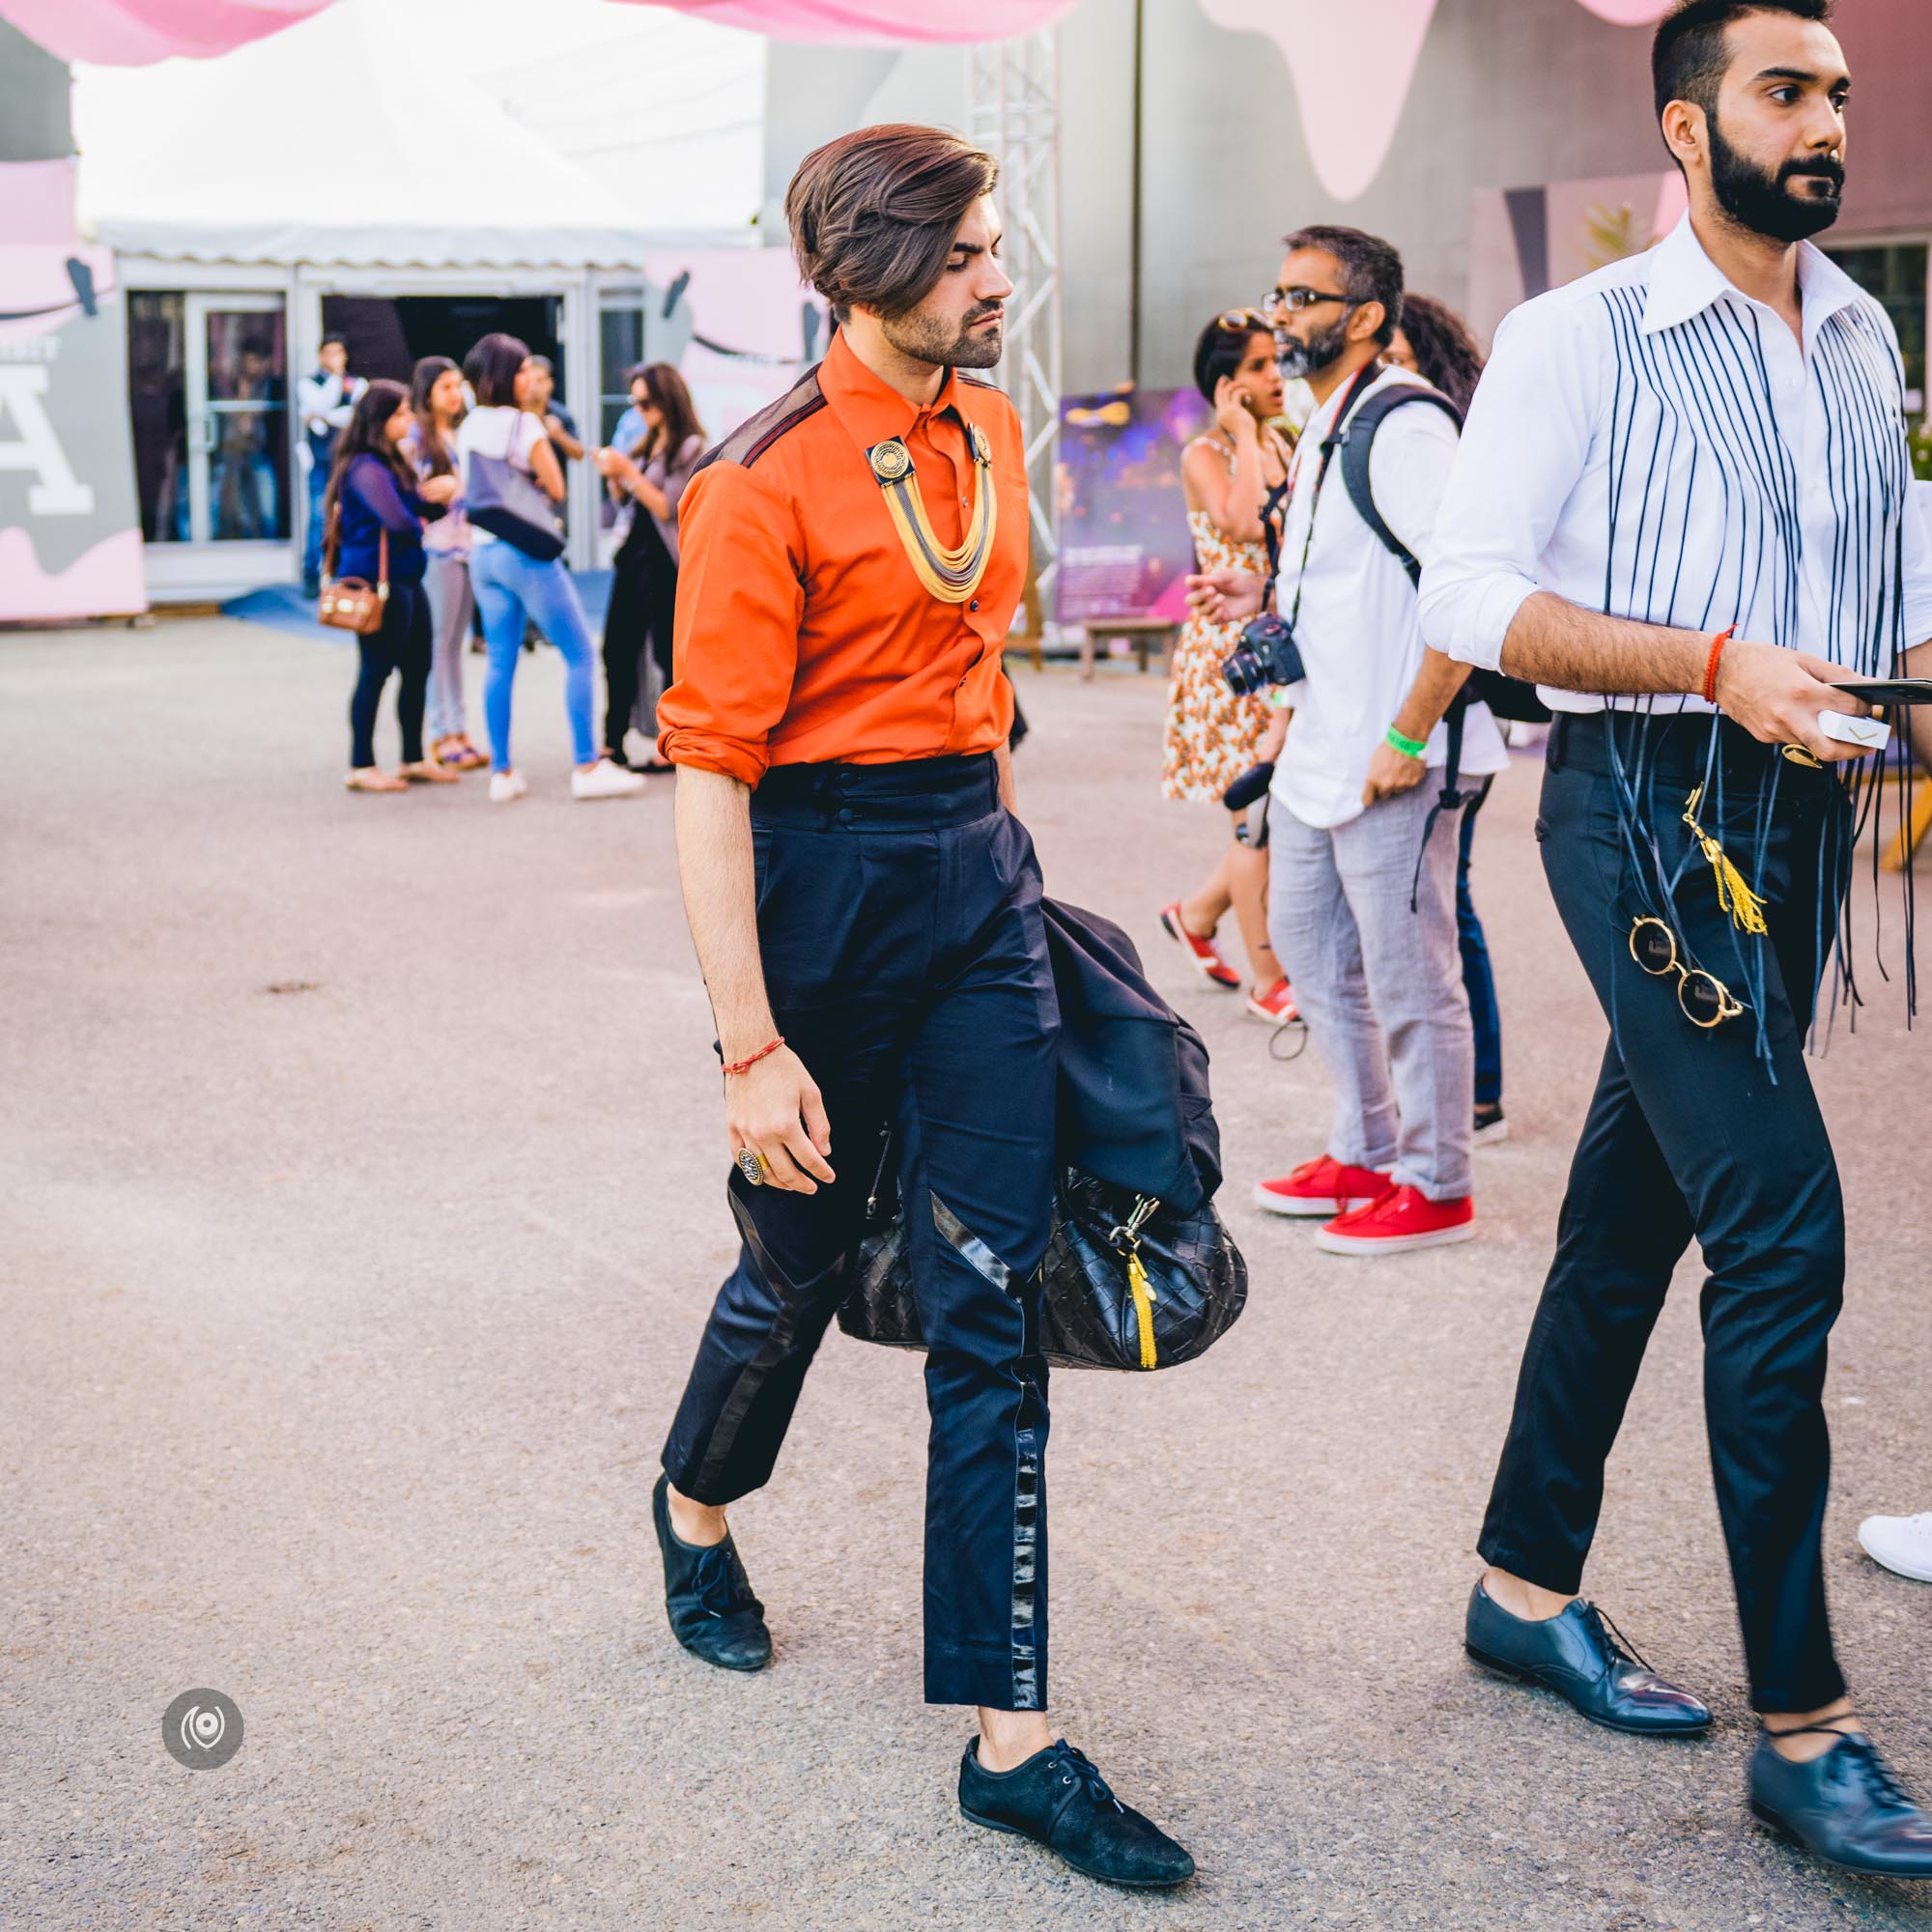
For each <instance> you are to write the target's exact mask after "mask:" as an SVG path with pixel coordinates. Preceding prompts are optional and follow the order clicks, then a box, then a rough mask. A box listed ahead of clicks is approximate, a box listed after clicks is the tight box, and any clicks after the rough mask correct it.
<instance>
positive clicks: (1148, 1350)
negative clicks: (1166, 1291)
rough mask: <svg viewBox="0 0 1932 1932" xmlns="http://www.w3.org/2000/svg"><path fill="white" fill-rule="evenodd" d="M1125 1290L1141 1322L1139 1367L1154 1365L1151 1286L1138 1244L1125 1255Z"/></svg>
mask: <svg viewBox="0 0 1932 1932" xmlns="http://www.w3.org/2000/svg"><path fill="white" fill-rule="evenodd" d="M1127 1292H1128V1293H1130V1294H1131V1295H1132V1296H1133V1298H1134V1314H1135V1316H1136V1317H1137V1318H1138V1319H1139V1321H1140V1324H1141V1367H1142V1368H1144V1369H1151V1368H1153V1367H1155V1366H1156V1359H1155V1355H1154V1346H1153V1286H1152V1284H1151V1282H1150V1281H1149V1280H1148V1271H1147V1267H1146V1264H1144V1263H1143V1262H1142V1260H1141V1251H1140V1247H1139V1245H1138V1244H1136V1245H1135V1247H1134V1248H1133V1249H1132V1251H1131V1252H1130V1253H1129V1254H1128V1256H1127Z"/></svg>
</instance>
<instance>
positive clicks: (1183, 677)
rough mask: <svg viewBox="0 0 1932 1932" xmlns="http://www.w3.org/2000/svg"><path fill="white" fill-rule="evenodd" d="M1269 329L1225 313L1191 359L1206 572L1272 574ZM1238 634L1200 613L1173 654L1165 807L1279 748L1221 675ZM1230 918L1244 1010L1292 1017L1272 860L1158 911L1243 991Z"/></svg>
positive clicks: (1277, 471)
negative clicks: (1274, 935) (1221, 930)
mask: <svg viewBox="0 0 1932 1932" xmlns="http://www.w3.org/2000/svg"><path fill="white" fill-rule="evenodd" d="M1274 358H1275V345H1274V330H1273V329H1272V328H1271V327H1269V326H1268V324H1267V323H1266V322H1265V321H1264V320H1263V318H1262V317H1261V316H1260V315H1258V314H1256V313H1255V311H1254V310H1252V309H1239V310H1232V311H1230V312H1228V313H1226V314H1224V315H1218V316H1216V317H1215V318H1214V320H1213V321H1212V322H1210V323H1209V324H1208V327H1206V328H1205V329H1203V330H1202V332H1201V340H1200V342H1199V343H1198V344H1197V345H1196V347H1195V351H1194V381H1195V385H1196V386H1197V387H1198V388H1199V389H1200V391H1201V393H1202V395H1203V396H1205V397H1206V398H1207V400H1208V402H1209V403H1210V404H1212V405H1213V410H1214V420H1213V422H1212V423H1211V424H1210V425H1209V426H1208V430H1207V431H1206V432H1205V434H1203V435H1201V436H1198V437H1196V438H1195V439H1194V440H1193V441H1192V442H1190V443H1189V444H1188V445H1187V449H1186V451H1185V453H1184V454H1183V455H1182V457H1181V466H1180V471H1181V481H1182V485H1183V488H1184V490H1185V493H1186V500H1187V526H1188V528H1189V530H1191V531H1192V532H1193V536H1194V554H1195V557H1196V568H1197V569H1200V570H1247V571H1253V572H1254V573H1256V574H1257V575H1265V573H1266V571H1267V547H1266V543H1265V541H1264V537H1263V534H1262V507H1263V504H1264V502H1265V501H1266V499H1267V495H1268V492H1269V491H1270V490H1272V489H1274V488H1275V487H1276V486H1277V485H1278V484H1279V483H1281V482H1282V480H1283V479H1284V478H1285V477H1286V475H1287V473H1288V463H1289V447H1288V444H1287V442H1286V441H1285V440H1284V439H1283V438H1282V437H1281V436H1280V434H1279V433H1278V432H1277V431H1276V430H1274V429H1273V428H1272V427H1271V422H1272V419H1273V418H1274V417H1275V416H1277V415H1279V414H1280V413H1281V409H1282V382H1281V375H1280V372H1279V371H1278V370H1277V369H1276V367H1275V359H1274ZM1241 628H1242V627H1241V625H1240V624H1238V623H1233V624H1216V623H1212V622H1210V621H1209V620H1208V618H1207V617H1205V616H1204V615H1202V614H1201V612H1199V611H1195V612H1193V613H1192V614H1191V615H1190V616H1189V617H1188V619H1187V624H1186V628H1185V629H1184V630H1182V632H1181V634H1180V641H1179V644H1177V645H1176V646H1175V652H1174V676H1173V689H1172V691H1171V693H1170V696H1169V698H1168V707H1167V729H1166V732H1165V734H1164V738H1163V742H1162V756H1161V775H1160V781H1161V789H1162V791H1163V792H1165V793H1166V795H1167V796H1168V797H1169V798H1178V799H1184V800H1187V801H1190V802H1193V803H1199V804H1210V803H1211V804H1214V805H1219V804H1220V802H1221V794H1222V793H1223V792H1224V791H1226V790H1227V788H1228V787H1229V785H1231V784H1232V783H1233V782H1234V781H1236V779H1237V778H1239V777H1240V775H1241V774H1242V773H1243V772H1245V771H1247V770H1249V769H1250V768H1251V767H1252V766H1254V765H1256V764H1258V763H1259V762H1261V761H1262V760H1263V759H1264V758H1269V757H1272V756H1273V755H1274V754H1275V753H1276V751H1278V750H1279V748H1280V744H1281V738H1282V725H1283V723H1284V722H1285V721H1284V720H1283V718H1282V716H1281V714H1279V713H1277V712H1276V711H1275V710H1274V709H1273V708H1272V707H1271V706H1270V705H1269V703H1268V701H1267V699H1266V698H1265V697H1237V696H1236V695H1235V694H1234V693H1233V692H1232V691H1231V690H1229V688H1228V681H1227V679H1226V678H1225V677H1223V676H1222V675H1221V666H1222V665H1223V663H1224V662H1226V660H1227V658H1228V657H1229V656H1230V654H1231V653H1232V652H1233V651H1234V649H1235V647H1236V645H1237V644H1238V643H1239V642H1240V639H1241ZM1230 910H1232V911H1233V912H1234V914H1235V917H1236V921H1237V922H1238V923H1239V925H1240V928H1241V943H1242V945H1243V946H1244V947H1245V948H1246V951H1247V955H1248V964H1249V966H1250V967H1251V968H1252V969H1253V974H1254V984H1253V986H1252V987H1251V988H1250V990H1249V993H1248V1010H1249V1012H1251V1013H1252V1014H1254V1016H1255V1017H1256V1018H1257V1019H1262V1020H1266V1021H1268V1022H1269V1023H1270V1024H1275V1023H1278V1022H1280V1021H1282V1020H1286V1019H1293V1017H1294V996H1293V993H1292V992H1291V991H1290V989H1289V984H1288V977H1287V975H1286V974H1285V973H1283V971H1282V968H1281V961H1280V960H1279V959H1277V958H1276V957H1275V953H1274V949H1273V948H1272V947H1271V946H1270V945H1269V944H1268V937H1267V854H1266V853H1265V852H1264V851H1262V850H1260V849H1258V848H1256V847H1255V846H1252V845H1250V844H1247V843H1246V842H1244V841H1243V840H1242V839H1240V838H1234V839H1232V840H1231V841H1230V843H1229V845H1228V846H1227V848H1226V849H1225V850H1224V851H1223V853H1222V855H1221V861H1220V864H1219V865H1217V866H1216V867H1214V869H1213V871H1212V872H1210V873H1209V874H1208V877H1207V879H1206V880H1205V881H1204V882H1203V883H1202V884H1201V886H1200V887H1199V888H1198V889H1197V890H1196V891H1195V892H1194V893H1193V895H1191V896H1189V897H1187V898H1184V899H1177V900H1175V901H1174V902H1173V903H1172V904H1170V905H1168V906H1166V907H1165V908H1163V910H1162V912H1161V915H1160V923H1161V924H1162V925H1163V926H1164V927H1165V928H1166V929H1167V932H1168V934H1169V936H1170V937H1171V938H1173V939H1174V940H1176V941H1177V942H1178V943H1179V946H1180V947H1181V949H1182V950H1183V951H1184V952H1185V953H1186V954H1187V958H1188V961H1189V963H1190V964H1191V965H1192V966H1193V967H1194V969H1195V970H1196V971H1197V972H1198V973H1200V974H1201V976H1202V977H1203V978H1204V979H1205V980H1208V982H1209V983H1210V984H1212V985H1216V986H1223V987H1226V988H1227V989H1228V990H1229V991H1231V992H1238V991H1239V989H1240V984H1241V980H1240V975H1239V974H1237V973H1236V971H1235V969H1234V968H1233V967H1232V966H1230V965H1229V964H1228V962H1227V960H1226V958H1225V957H1224V956H1223V955H1222V953H1221V951H1220V948H1219V947H1217V946H1216V945H1215V943H1214V934H1215V931H1216V929H1217V928H1218V927H1219V925H1220V923H1221V921H1222V920H1223V919H1224V918H1225V917H1226V916H1227V914H1228V913H1229V911H1230Z"/></svg>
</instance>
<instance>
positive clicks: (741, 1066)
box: [725, 1034, 785, 1080]
mask: <svg viewBox="0 0 1932 1932" xmlns="http://www.w3.org/2000/svg"><path fill="white" fill-rule="evenodd" d="M784 1043H785V1042H784V1035H783V1034H780V1035H779V1037H778V1038H776V1039H775V1040H773V1041H772V1042H771V1044H770V1045H769V1046H761V1047H759V1049H758V1050H757V1052H756V1053H754V1054H753V1056H752V1057H751V1059H749V1060H734V1061H732V1062H731V1063H730V1064H729V1065H727V1066H726V1067H725V1079H727V1080H728V1079H730V1077H731V1076H732V1074H734V1073H748V1072H750V1071H751V1069H752V1068H753V1067H754V1066H755V1065H757V1064H758V1062H759V1061H761V1060H763V1059H764V1058H765V1056H766V1055H767V1054H771V1053H776V1052H777V1051H778V1050H779V1048H780V1047H781V1046H782V1045H783V1044H784Z"/></svg>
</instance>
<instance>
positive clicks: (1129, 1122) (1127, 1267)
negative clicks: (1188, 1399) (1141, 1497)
mask: <svg viewBox="0 0 1932 1932" xmlns="http://www.w3.org/2000/svg"><path fill="white" fill-rule="evenodd" d="M1043 910H1044V913H1045V917H1046V928H1047V945H1048V951H1049V952H1050V954H1051V956H1052V960H1053V979H1054V987H1055V990H1056V992H1057V993H1058V995H1059V1000H1060V1019H1061V1033H1060V1046H1059V1057H1060V1068H1059V1094H1058V1096H1057V1101H1056V1108H1057V1119H1056V1123H1055V1125H1056V1139H1057V1141H1058V1144H1059V1148H1060V1153H1061V1159H1062V1163H1063V1164H1062V1167H1061V1172H1060V1181H1059V1185H1058V1186H1057V1187H1056V1188H1055V1190H1054V1203H1053V1234H1052V1236H1051V1238H1050V1240H1049V1241H1048V1243H1047V1250H1046V1260H1045V1262H1044V1264H1043V1266H1042V1269H1041V1275H1042V1281H1041V1288H1040V1317H1039V1328H1040V1333H1039V1346H1040V1352H1041V1353H1042V1354H1044V1355H1045V1356H1046V1357H1047V1359H1048V1360H1049V1361H1051V1362H1057V1363H1059V1364H1060V1365H1061V1366H1062V1367H1064V1368H1074V1369H1129V1370H1142V1369H1166V1368H1172V1367H1174V1366H1175V1365H1176V1364H1177V1363H1179V1362H1191V1361H1192V1360H1193V1359H1194V1358H1195V1356H1197V1355H1199V1354H1202V1353H1203V1352H1205V1351H1206V1350H1207V1349H1208V1347H1210V1346H1211V1345H1212V1344H1213V1343H1214V1342H1216V1341H1218V1340H1219V1339H1220V1337H1221V1336H1222V1335H1224V1334H1225V1333H1226V1332H1227V1331H1228V1330H1229V1329H1230V1328H1232V1327H1233V1326H1234V1324H1235V1321H1236V1319H1237V1318H1238V1317H1239V1315H1240V1312H1241V1309H1242V1307H1243V1306H1244V1304H1245V1303H1246V1301H1247V1298H1248V1270H1247V1264H1246V1263H1244V1262H1243V1261H1242V1259H1241V1251H1240V1250H1239V1249H1238V1248H1237V1247H1236V1245H1235V1242H1234V1239H1233V1237H1232V1236H1230V1235H1229V1233H1228V1231H1227V1229H1226V1228H1224V1227H1223V1226H1222V1225H1221V1217H1220V1216H1219V1215H1218V1214H1217V1213H1216V1212H1215V1211H1214V1207H1213V1195H1214V1190H1215V1189H1216V1188H1217V1187H1218V1186H1219V1185H1220V1180H1221V1164H1220V1137H1219V1134H1218V1132H1217V1131H1216V1128H1215V1125H1214V1114H1213V1107H1212V1103H1211V1101H1210V1099H1209V1097H1208V1050H1207V1048H1206V1047H1205V1046H1204V1045H1203V1044H1202V1042H1201V1037H1200V1035H1199V1034H1197V1033H1196V1032H1195V1031H1194V1029H1193V1028H1192V1027H1191V1026H1189V1025H1188V1024H1187V1022H1186V1021H1185V1020H1183V1019H1181V1018H1180V1017H1179V1015H1178V1014H1177V1013H1176V1012H1175V1011H1174V1010H1173V1009H1171V1008H1170V1007H1169V1006H1168V1005H1167V1003H1166V1002H1165V1001H1164V1000H1162V999H1161V997H1160V996H1159V994H1157V993H1156V992H1155V991H1154V990H1153V989H1152V987H1151V986H1150V985H1149V984H1148V983H1147V980H1146V978H1145V977H1144V975H1143V974H1142V971H1141V963H1140V957H1139V955H1138V954H1137V953H1136V952H1135V951H1134V948H1133V943H1132V941H1130V940H1129V939H1128V938H1127V936H1126V934H1125V933H1123V932H1122V930H1121V929H1120V927H1119V926H1117V925H1114V924H1112V923H1110V922H1109V921H1106V920H1103V919H1099V918H1097V917H1096V916H1095V915H1094V914H1092V913H1084V912H1080V911H1078V910H1077V909H1075V908H1074V907H1071V906H1065V905H1060V904H1057V903H1056V902H1055V901H1053V900H1051V899H1049V900H1046V901H1045V902H1044V906H1043ZM885 1166H886V1163H885V1160H884V1157H883V1155H882V1156H881V1160H880V1172H881V1176H882V1179H883V1177H884V1173H885ZM886 1193H887V1190H886V1189H885V1188H884V1187H883V1186H882V1187H881V1189H880V1194H881V1195H884V1194H886ZM928 1198H929V1197H928ZM933 1212H934V1214H935V1216H937V1215H940V1214H943V1213H944V1212H945V1209H944V1208H943V1207H941V1206H940V1205H939V1204H938V1203H936V1202H935V1203H934V1204H933ZM941 1232H942V1233H949V1234H951V1233H952V1231H948V1230H945V1229H943V1228H942V1230H941ZM957 1232H959V1233H963V1232H964V1231H957ZM838 1325H839V1327H840V1328H842V1329H843V1330H844V1331H845V1333H846V1334H848V1335H852V1336H856V1337H857V1338H858V1339H859V1340H861V1341H865V1342H879V1343H883V1344H884V1345H886V1346H887V1347H889V1348H898V1349H923V1348H924V1346H925V1341H924V1338H923V1335H922V1334H921V1332H920V1325H919V1310H918V1308H917V1306H916V1304H915V1301H914V1296H913V1289H912V1275H911V1270H910V1267H909V1265H908V1263H907V1259H906V1255H905V1235H904V1225H903V1222H902V1220H901V1219H900V1217H899V1213H898V1210H897V1208H896V1207H895V1206H894V1205H893V1204H892V1203H891V1201H890V1200H887V1201H886V1202H885V1204H884V1205H883V1206H880V1205H878V1204H877V1202H876V1200H875V1205H874V1208H873V1209H872V1219H871V1223H870V1226H869V1228H868V1232H867V1235H866V1236H865V1238H864V1239H863V1241H862V1242H861V1244H860V1248H859V1252H858V1254H857V1256H856V1258H855V1262H854V1266H853V1289H852V1292H851V1293H850V1294H849V1295H848V1296H847V1298H846V1300H845V1302H844V1304H843V1305H842V1306H841V1307H840V1308H839V1311H838Z"/></svg>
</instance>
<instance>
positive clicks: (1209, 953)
mask: <svg viewBox="0 0 1932 1932" xmlns="http://www.w3.org/2000/svg"><path fill="white" fill-rule="evenodd" d="M1160 923H1161V924H1162V925H1164V926H1165V927H1166V928H1167V936H1168V937H1169V938H1170V939H1174V940H1178V941H1179V943H1180V946H1181V950H1182V951H1183V952H1186V954H1187V958H1188V963H1189V964H1190V965H1191V966H1192V967H1193V968H1194V970H1195V971H1196V972H1197V973H1199V974H1200V975H1201V977H1202V978H1203V979H1204V980H1211V981H1212V982H1213V983H1214V984H1215V985H1217V986H1226V987H1227V988H1228V990H1229V991H1230V992H1235V993H1238V992H1239V991H1240V990H1241V976H1240V975H1239V974H1238V973H1236V971H1235V969H1234V968H1233V967H1232V966H1230V965H1229V964H1228V962H1227V961H1226V960H1225V959H1223V958H1222V957H1221V949H1220V948H1219V947H1218V946H1216V945H1215V944H1214V942H1213V941H1212V940H1211V939H1197V938H1196V937H1195V935H1194V934H1193V933H1191V932H1189V931H1188V929H1187V928H1186V927H1185V926H1184V925H1182V924H1181V923H1180V901H1179V899H1176V900H1175V902H1174V903H1173V904H1172V905H1171V906H1162V907H1161V909H1160Z"/></svg>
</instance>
